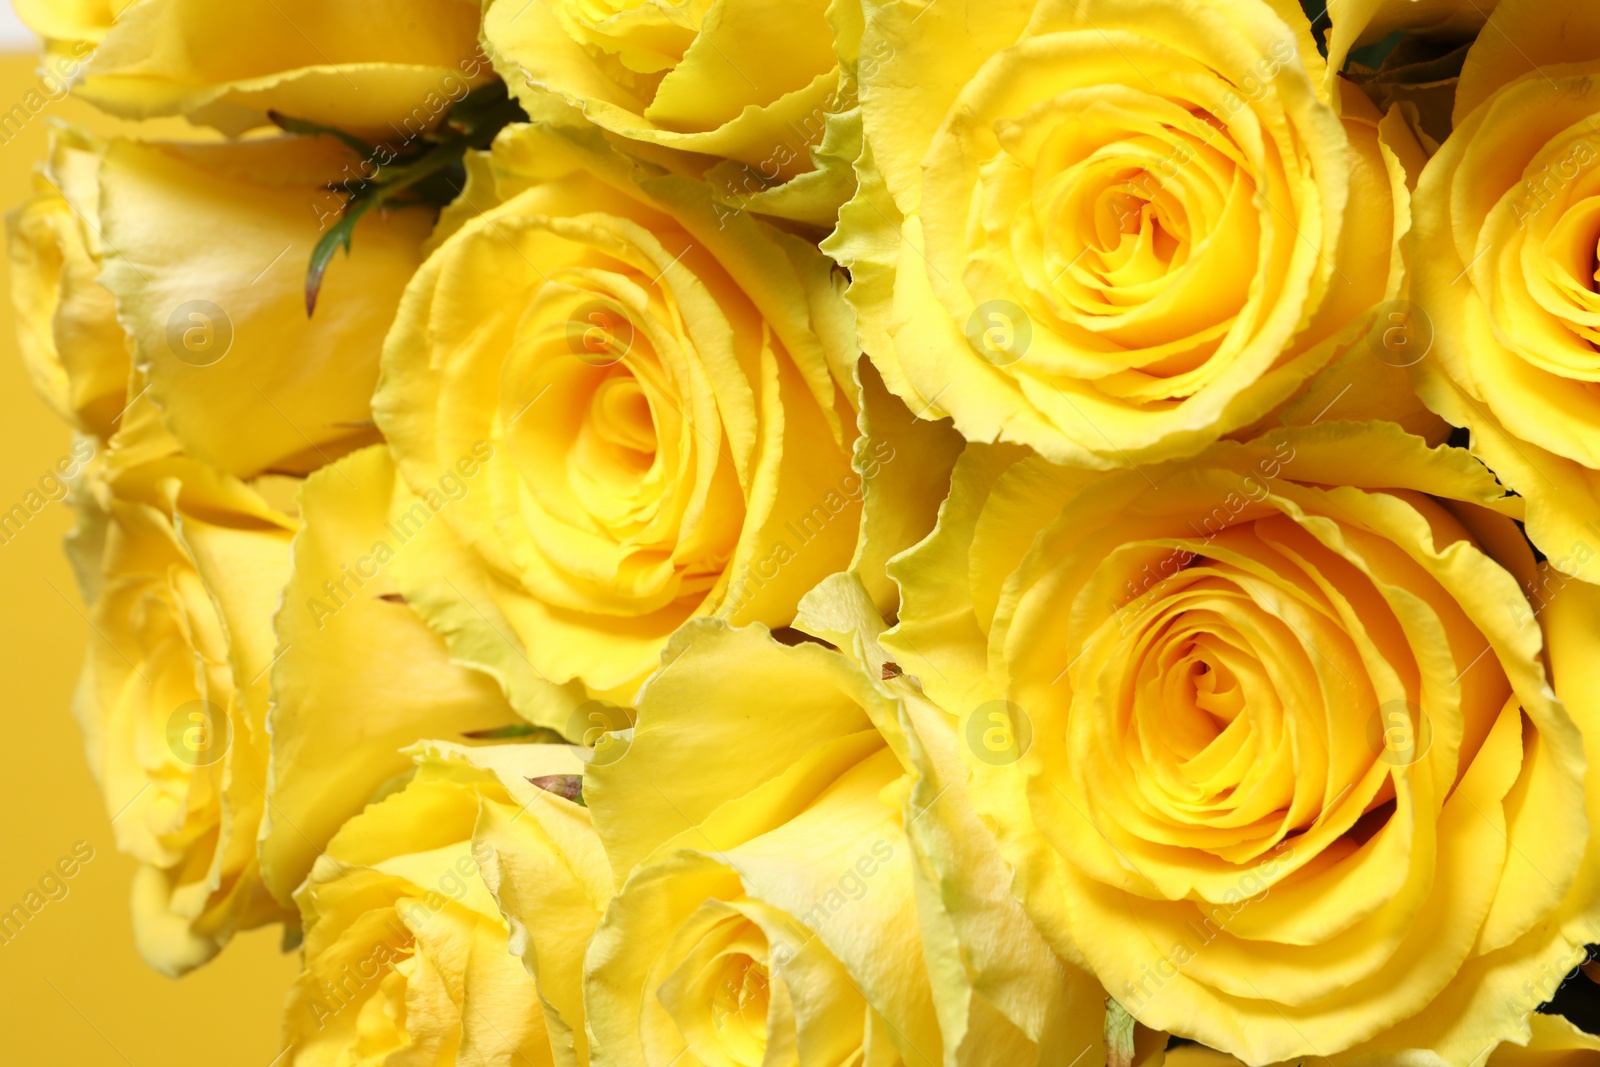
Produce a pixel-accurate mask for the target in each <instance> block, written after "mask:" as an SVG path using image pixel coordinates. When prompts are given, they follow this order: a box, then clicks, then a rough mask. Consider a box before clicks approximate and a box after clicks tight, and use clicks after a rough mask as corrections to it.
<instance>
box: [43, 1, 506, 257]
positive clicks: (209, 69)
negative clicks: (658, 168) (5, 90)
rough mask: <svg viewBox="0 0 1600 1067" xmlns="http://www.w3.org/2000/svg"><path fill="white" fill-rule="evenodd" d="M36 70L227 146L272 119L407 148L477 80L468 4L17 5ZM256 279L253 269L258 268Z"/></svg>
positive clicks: (474, 12)
mask: <svg viewBox="0 0 1600 1067" xmlns="http://www.w3.org/2000/svg"><path fill="white" fill-rule="evenodd" d="M16 7H17V14H18V15H19V16H20V17H21V19H22V21H23V22H24V23H26V24H27V25H28V26H29V27H30V28H31V29H33V30H35V31H36V32H38V33H39V34H40V35H41V36H42V37H44V38H45V41H46V51H47V58H48V59H49V61H50V62H49V66H50V68H51V69H53V70H55V71H56V72H57V73H59V74H61V75H62V76H63V77H64V78H65V79H66V80H68V81H74V82H75V84H74V85H73V91H74V92H75V93H77V94H78V95H79V96H81V97H83V98H84V99H86V100H88V101H89V102H90V103H93V104H94V105H95V106H97V107H99V108H102V109H104V110H105V111H108V112H110V113H111V114H113V115H117V116H120V117H122V118H127V119H147V118H152V117H155V116H158V115H185V116H187V117H188V118H189V119H190V120H191V121H193V122H196V123H201V124H205V125H209V126H215V127H216V128H218V129H220V130H222V131H223V132H224V133H227V134H230V135H234V134H238V133H242V132H243V131H245V130H248V129H250V128H251V127H253V126H261V125H265V124H266V122H267V121H268V120H267V112H268V111H269V110H276V111H279V112H282V113H284V114H287V115H291V116H294V117H296V118H302V119H308V120H310V121H314V122H320V123H323V124H325V125H331V126H336V127H338V128H340V129H345V130H360V131H370V132H373V133H376V134H379V135H381V136H385V137H387V136H390V135H391V133H392V132H394V126H391V124H395V126H401V127H404V129H405V132H406V133H407V134H410V135H412V136H415V135H419V134H421V133H422V132H423V131H424V130H428V129H432V128H433V127H434V126H436V125H438V120H439V118H440V116H441V115H442V114H443V112H444V110H445V109H446V108H447V107H448V102H449V100H451V99H452V98H454V99H459V98H460V97H461V96H464V95H465V94H466V92H467V90H468V89H469V88H470V87H471V86H472V85H473V84H477V83H481V82H483V81H485V80H487V79H488V78H489V77H491V72H490V70H489V64H488V61H487V59H485V58H484V57H483V55H482V54H481V52H480V51H479V49H478V21H479V15H478V5H477V4H476V3H475V2H473V0H378V2H376V3H360V4H356V3H350V2H348V0H331V2H321V0H242V2H239V3H232V4H228V5H226V6H225V7H218V6H217V5H215V4H211V3H207V2H206V0H142V2H140V3H131V2H129V0H20V2H19V3H18V4H17V5H16ZM258 269H259V268H258Z"/></svg>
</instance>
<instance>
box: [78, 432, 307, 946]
mask: <svg viewBox="0 0 1600 1067" xmlns="http://www.w3.org/2000/svg"><path fill="white" fill-rule="evenodd" d="M285 481H286V480H285V479H265V480H263V481H261V482H259V483H257V484H256V485H254V486H252V485H247V484H245V483H243V482H240V481H238V480H237V479H234V478H231V477H228V476H226V475H223V474H221V473H219V472H217V471H215V470H212V469H210V468H208V467H206V466H204V465H203V464H200V463H198V462H196V461H195V460H192V459H189V458H187V457H183V456H177V455H173V456H168V457H166V458H163V459H159V460H154V461H151V462H149V463H145V464H142V465H138V466H133V467H131V468H127V469H123V470H118V471H116V472H115V473H114V474H113V475H112V476H111V477H110V479H109V480H107V481H102V480H100V479H98V478H96V477H91V479H90V481H89V482H88V483H87V484H86V485H85V486H84V487H83V488H82V489H81V491H80V494H79V495H80V499H79V522H78V526H77V528H76V529H75V530H74V532H73V535H72V538H71V541H70V543H69V548H70V549H71V553H72V556H73V562H74V565H75V566H76V568H77V570H78V572H79V574H80V576H81V577H82V580H83V585H84V588H85V595H86V598H87V599H89V601H90V604H91V607H90V620H91V622H92V626H93V631H94V634H93V637H92V638H91V641H90V647H89V653H88V658H87V661H86V662H85V665H84V671H83V678H82V681H81V683H80V685H79V687H78V693H77V697H76V699H75V701H74V708H75V711H76V713H77V716H78V720H79V723H80V724H81V726H82V728H83V733H84V742H85V746H86V747H87V749H88V754H89V765H90V768H91V769H92V770H93V772H94V774H95V778H96V780H97V781H98V782H99V783H100V787H101V790H102V791H103V792H104V794H105V800H106V809H107V814H108V815H109V816H110V817H111V819H112V829H113V830H114V831H115V834H116V840H117V847H118V848H119V849H120V850H122V851H123V852H126V853H129V854H131V855H132V856H133V857H134V858H136V859H137V860H138V861H139V863H140V867H139V872H138V874H137V875H136V876H135V878H134V886H133V922H134V938H135V941H136V942H137V944H138V947H139V951H140V953H141V954H142V955H143V956H144V958H145V959H146V960H147V961H148V962H149V963H150V965H151V966H152V967H154V968H156V969H157V970H159V971H161V972H163V973H166V974H171V975H176V974H181V973H182V972H184V971H186V970H188V969H190V968H192V967H196V966H198V965H199V964H202V963H204V962H206V961H207V960H209V959H210V958H211V957H212V956H214V955H215V954H216V953H217V952H218V951H220V950H221V948H222V946H223V945H225V944H226V943H227V941H228V940H229V938H231V937H232V936H233V934H234V932H235V931H236V930H239V929H245V928H249V927H252V926H258V925H261V924H262V923H266V922H272V921H276V920H278V919H280V918H282V917H284V912H283V909H281V908H280V907H279V906H278V905H277V904H276V903H275V902H274V901H273V900H272V898H271V896H270V895H268V894H267V893H266V891H265V890H264V889H263V887H262V885H261V881H260V878H259V874H258V870H257V863H256V830H257V827H258V825H259V823H260V819H261V811H262V805H263V792H262V790H263V788H264V787H265V785H266V772H267V737H266V715H267V668H268V667H269V666H270V665H271V663H272V658H273V653H274V648H275V640H274V638H273V633H272V613H273V610H274V609H275V608H276V606H277V602H278V597H279V595H280V594H281V592H282V589H283V584H284V582H285V580H286V579H287V578H288V570H289V544H290V539H291V538H292V537H293V535H294V531H295V528H296V525H297V523H296V520H295V519H294V517H293V516H292V515H291V514H289V513H287V512H286V511H285V510H283V509H282V507H281V506H275V505H274V504H273V503H270V502H269V500H268V498H267V496H265V495H263V494H270V495H271V496H272V497H273V498H274V499H276V500H278V501H279V502H280V504H282V503H285V502H286V500H285V498H288V497H289V496H290V495H291V488H292V487H290V486H286V485H285V484H284V482H285Z"/></svg>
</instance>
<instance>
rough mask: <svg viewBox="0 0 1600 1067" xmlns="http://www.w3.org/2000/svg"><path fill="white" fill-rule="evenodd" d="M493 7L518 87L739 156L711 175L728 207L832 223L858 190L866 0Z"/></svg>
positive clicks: (635, 136)
mask: <svg viewBox="0 0 1600 1067" xmlns="http://www.w3.org/2000/svg"><path fill="white" fill-rule="evenodd" d="M485 8H486V10H485V12H484V37H485V39H486V40H487V41H488V43H489V46H490V48H491V51H492V53H493V55H494V58H495V63H496V65H497V67H498V69H499V70H500V73H501V75H502V76H503V77H504V78H505V80H506V83H507V84H508V85H510V86H511V87H512V89H513V91H515V92H517V93H518V94H519V95H521V96H523V97H525V98H535V99H536V98H537V96H538V95H539V94H541V93H543V92H545V91H549V92H553V93H555V94H557V95H558V96H560V97H561V98H562V99H563V100H565V101H566V102H567V103H568V104H571V105H573V106H574V107H577V108H579V109H581V110H582V111H583V113H584V115H585V117H587V118H588V119H589V121H591V122H593V123H595V124H597V125H599V126H600V127H602V128H604V129H606V130H610V131H612V132H615V133H618V134H621V135H622V136H624V137H626V138H629V139H630V140H634V141H638V142H643V144H645V145H655V146H664V147H667V148H673V149H681V150H684V151H686V152H692V153H695V154H697V155H698V156H700V157H702V158H706V157H710V159H711V161H714V160H715V159H717V158H720V159H724V160H727V161H729V162H727V163H726V164H724V165H722V166H721V167H718V168H717V169H716V171H715V172H714V174H713V175H712V178H713V183H714V184H715V185H716V186H717V187H718V189H719V191H720V192H721V193H722V194H723V196H724V200H725V203H726V205H728V206H726V207H722V208H719V214H726V213H727V212H728V211H729V210H730V209H731V210H737V209H740V208H749V209H751V210H755V211H760V212H762V213H765V214H772V215H780V216H784V217H787V218H794V219H798V220H801V221H804V222H809V223H812V224H815V225H818V226H832V225H833V222H834V220H835V218H836V217H837V215H838V209H839V205H840V204H841V203H843V202H844V200H846V199H848V197H849V195H850V188H851V181H852V179H851V174H850V160H851V159H852V158H853V157H854V155H855V153H856V152H857V151H858V150H859V147H860V124H859V121H857V120H856V118H855V115H854V111H853V109H854V106H855V85H854V74H853V72H854V68H855V64H856V56H855V55H854V48H855V42H856V40H857V39H858V38H859V35H860V22H861V13H860V10H859V8H858V7H853V5H852V4H851V3H849V2H846V0H838V2H834V3H830V2H828V0H791V2H788V3H783V4H776V5H774V4H766V3H759V2H756V0H599V2H592V0H532V2H531V3H529V2H528V0H491V2H489V3H487V4H485ZM841 56H842V57H843V63H841ZM869 59H870V57H869Z"/></svg>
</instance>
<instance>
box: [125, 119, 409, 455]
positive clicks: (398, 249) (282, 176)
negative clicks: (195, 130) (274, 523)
mask: <svg viewBox="0 0 1600 1067" xmlns="http://www.w3.org/2000/svg"><path fill="white" fill-rule="evenodd" d="M353 158H354V157H353V154H352V153H351V152H350V151H349V150H348V149H346V148H344V147H343V146H341V145H339V144H338V143H337V142H335V141H333V140H331V139H327V138H320V137H315V138H312V137H308V138H298V137H279V138H271V139H264V140H254V141H246V142H240V143H233V144H203V145H201V144H157V143H140V142H136V141H126V140H115V141H111V142H109V143H108V144H107V145H106V146H105V148H104V159H103V161H102V163H101V165H100V172H99V175H100V178H99V180H100V199H99V219H100V225H101V232H102V234H103V249H102V252H103V255H104V260H105V268H104V271H103V273H102V274H101V275H100V280H101V282H102V284H104V285H105V286H106V288H108V289H109V290H110V291H111V292H112V293H113V294H115V296H116V301H117V308H118V313H119V316H120V318H121V321H122V323H123V325H124V326H125V327H126V328H127V329H128V331H129V332H130V334H131V335H132V337H133V344H134V349H135V356H136V359H137V361H138V363H139V364H140V366H141V367H142V368H143V370H144V371H145V372H146V373H147V374H148V382H149V399H150V400H152V401H153V402H154V403H155V405H156V406H157V407H159V408H160V410H161V413H162V418H163V420H164V422H165V423H166V425H167V426H168V428H169V429H170V430H171V431H172V433H173V434H174V435H175V436H176V438H177V440H178V441H179V442H180V443H181V445H182V446H183V449H184V451H185V452H187V453H189V454H190V455H193V456H194V457H196V458H197V459H200V460H203V461H205V462H207V463H210V464H212V465H213V466H216V467H218V468H220V469H221V470H223V471H226V472H227V473H230V474H235V475H238V476H240V477H246V476H250V475H254V474H258V473H260V472H262V471H264V470H279V471H291V472H296V473H303V472H305V471H308V470H314V469H316V468H317V467H320V466H323V465H325V464H326V463H328V462H331V461H332V460H333V459H336V458H338V457H339V456H340V455H342V454H343V453H345V452H348V451H350V450H351V449H353V448H356V447H359V446H361V445H364V444H367V443H370V442H371V441H373V440H374V439H375V437H376V435H375V432H374V431H373V429H372V426H371V418H372V414H371V407H370V398H371V394H372V390H373V387H374V385H375V384H376V382H377V378H378V356H379V353H380V350H381V347H382V340H383V334H384V331H385V330H386V329H387V327H388V324H389V322H390V320H391V319H392V318H393V317H394V312H395V307H396V305H397V304H398V302H399V299H400V294H401V292H402V291H403V290H404V288H405V285H406V282H407V281H408V280H409V279H410V277H411V274H412V272H413V271H414V270H415V269H416V266H417V264H418V263H419V262H421V258H422V244H423V242H424V241H425V240H426V238H427V236H428V233H429V230H430V229H431V227H432V221H433V220H432V218H431V217H430V216H429V215H428V213H427V212H425V211H421V210H414V209H405V210H396V211H392V212H388V213H387V215H386V217H381V216H380V215H379V214H378V213H373V214H372V215H369V216H367V217H366V218H364V219H363V220H362V222H361V224H360V226H359V227H358V228H357V230H356V234H355V242H354V251H353V252H352V254H351V255H350V256H348V257H345V256H340V257H339V258H338V259H337V260H336V261H335V262H334V264H333V266H332V267H331V269H330V270H329V272H328V276H327V282H326V284H325V286H324V288H323V292H322V297H321V302H320V305H319V307H318V311H317V315H316V317H315V318H312V319H308V318H307V317H306V310H305V279H306V265H307V263H308V261H309V259H310V256H311V249H312V247H313V246H314V245H315V244H316V242H317V241H318V239H319V238H320V237H321V235H322V227H323V226H325V225H331V224H332V221H333V220H334V219H335V218H336V217H337V213H338V211H339V209H340V207H341V205H342V203H343V198H342V197H340V196H338V195H336V194H335V193H333V192H330V191H329V189H328V188H327V184H328V183H329V182H337V181H339V180H340V178H341V176H342V175H346V174H348V173H353V172H352V171H350V167H351V160H352V159H353ZM319 220H320V221H319Z"/></svg>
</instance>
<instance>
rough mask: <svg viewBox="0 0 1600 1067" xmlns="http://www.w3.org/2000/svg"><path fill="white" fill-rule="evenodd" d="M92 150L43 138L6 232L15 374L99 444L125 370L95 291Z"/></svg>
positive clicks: (119, 402) (122, 396) (84, 137)
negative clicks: (22, 371)
mask: <svg viewBox="0 0 1600 1067" xmlns="http://www.w3.org/2000/svg"><path fill="white" fill-rule="evenodd" d="M100 150H101V146H100V143H99V142H97V141H96V140H95V139H93V138H92V137H90V136H89V135H88V134H85V133H82V132H80V131H77V130H74V129H71V128H69V127H57V128H56V129H54V130H52V131H51V136H50V156H49V160H48V162H46V163H45V164H44V165H43V166H41V167H40V168H39V170H38V172H37V173H36V174H35V175H34V179H33V194H32V196H30V197H29V198H28V200H27V201H25V202H24V203H23V204H22V206H20V207H18V208H17V209H16V210H14V211H12V212H11V214H9V215H8V216H7V217H6V223H7V237H8V241H7V250H8V252H9V253H10V260H11V305H12V307H13V308H14V309H15V311H16V316H17V324H18V329H17V337H18V341H19V343H20V345H19V346H20V348H21V350H22V362H23V366H24V367H25V368H26V369H27V371H28V377H29V378H30V379H31V380H32V382H33V386H34V389H35V390H37V391H38V393H39V395H40V396H42V397H44V399H45V402H46V403H48V404H49V405H50V407H51V408H52V409H53V410H54V411H55V413H56V414H57V415H60V416H61V417H62V418H63V419H65V420H67V421H68V422H70V423H71V424H72V425H73V426H74V427H75V428H77V429H78V430H80V431H82V432H84V433H88V434H93V435H95V436H97V437H100V438H102V439H103V438H108V437H110V436H111V434H112V433H113V432H114V430H115V423H116V420H117V418H118V416H120V415H121V414H122V412H123V409H124V408H125V407H126V406H127V399H128V374H129V370H130V368H129V360H128V346H127V341H126V338H125V335H124V334H123V332H122V326H121V324H120V323H118V322H117V304H116V300H115V299H114V298H113V297H112V296H111V293H110V292H109V291H108V290H106V289H105V288H104V287H103V286H102V285H100V283H99V281H98V275H99V273H100V268H101V266H102V263H103V260H102V245H101V239H100V219H99V212H98V204H99V200H100V183H99V173H100V154H99V153H100Z"/></svg>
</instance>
